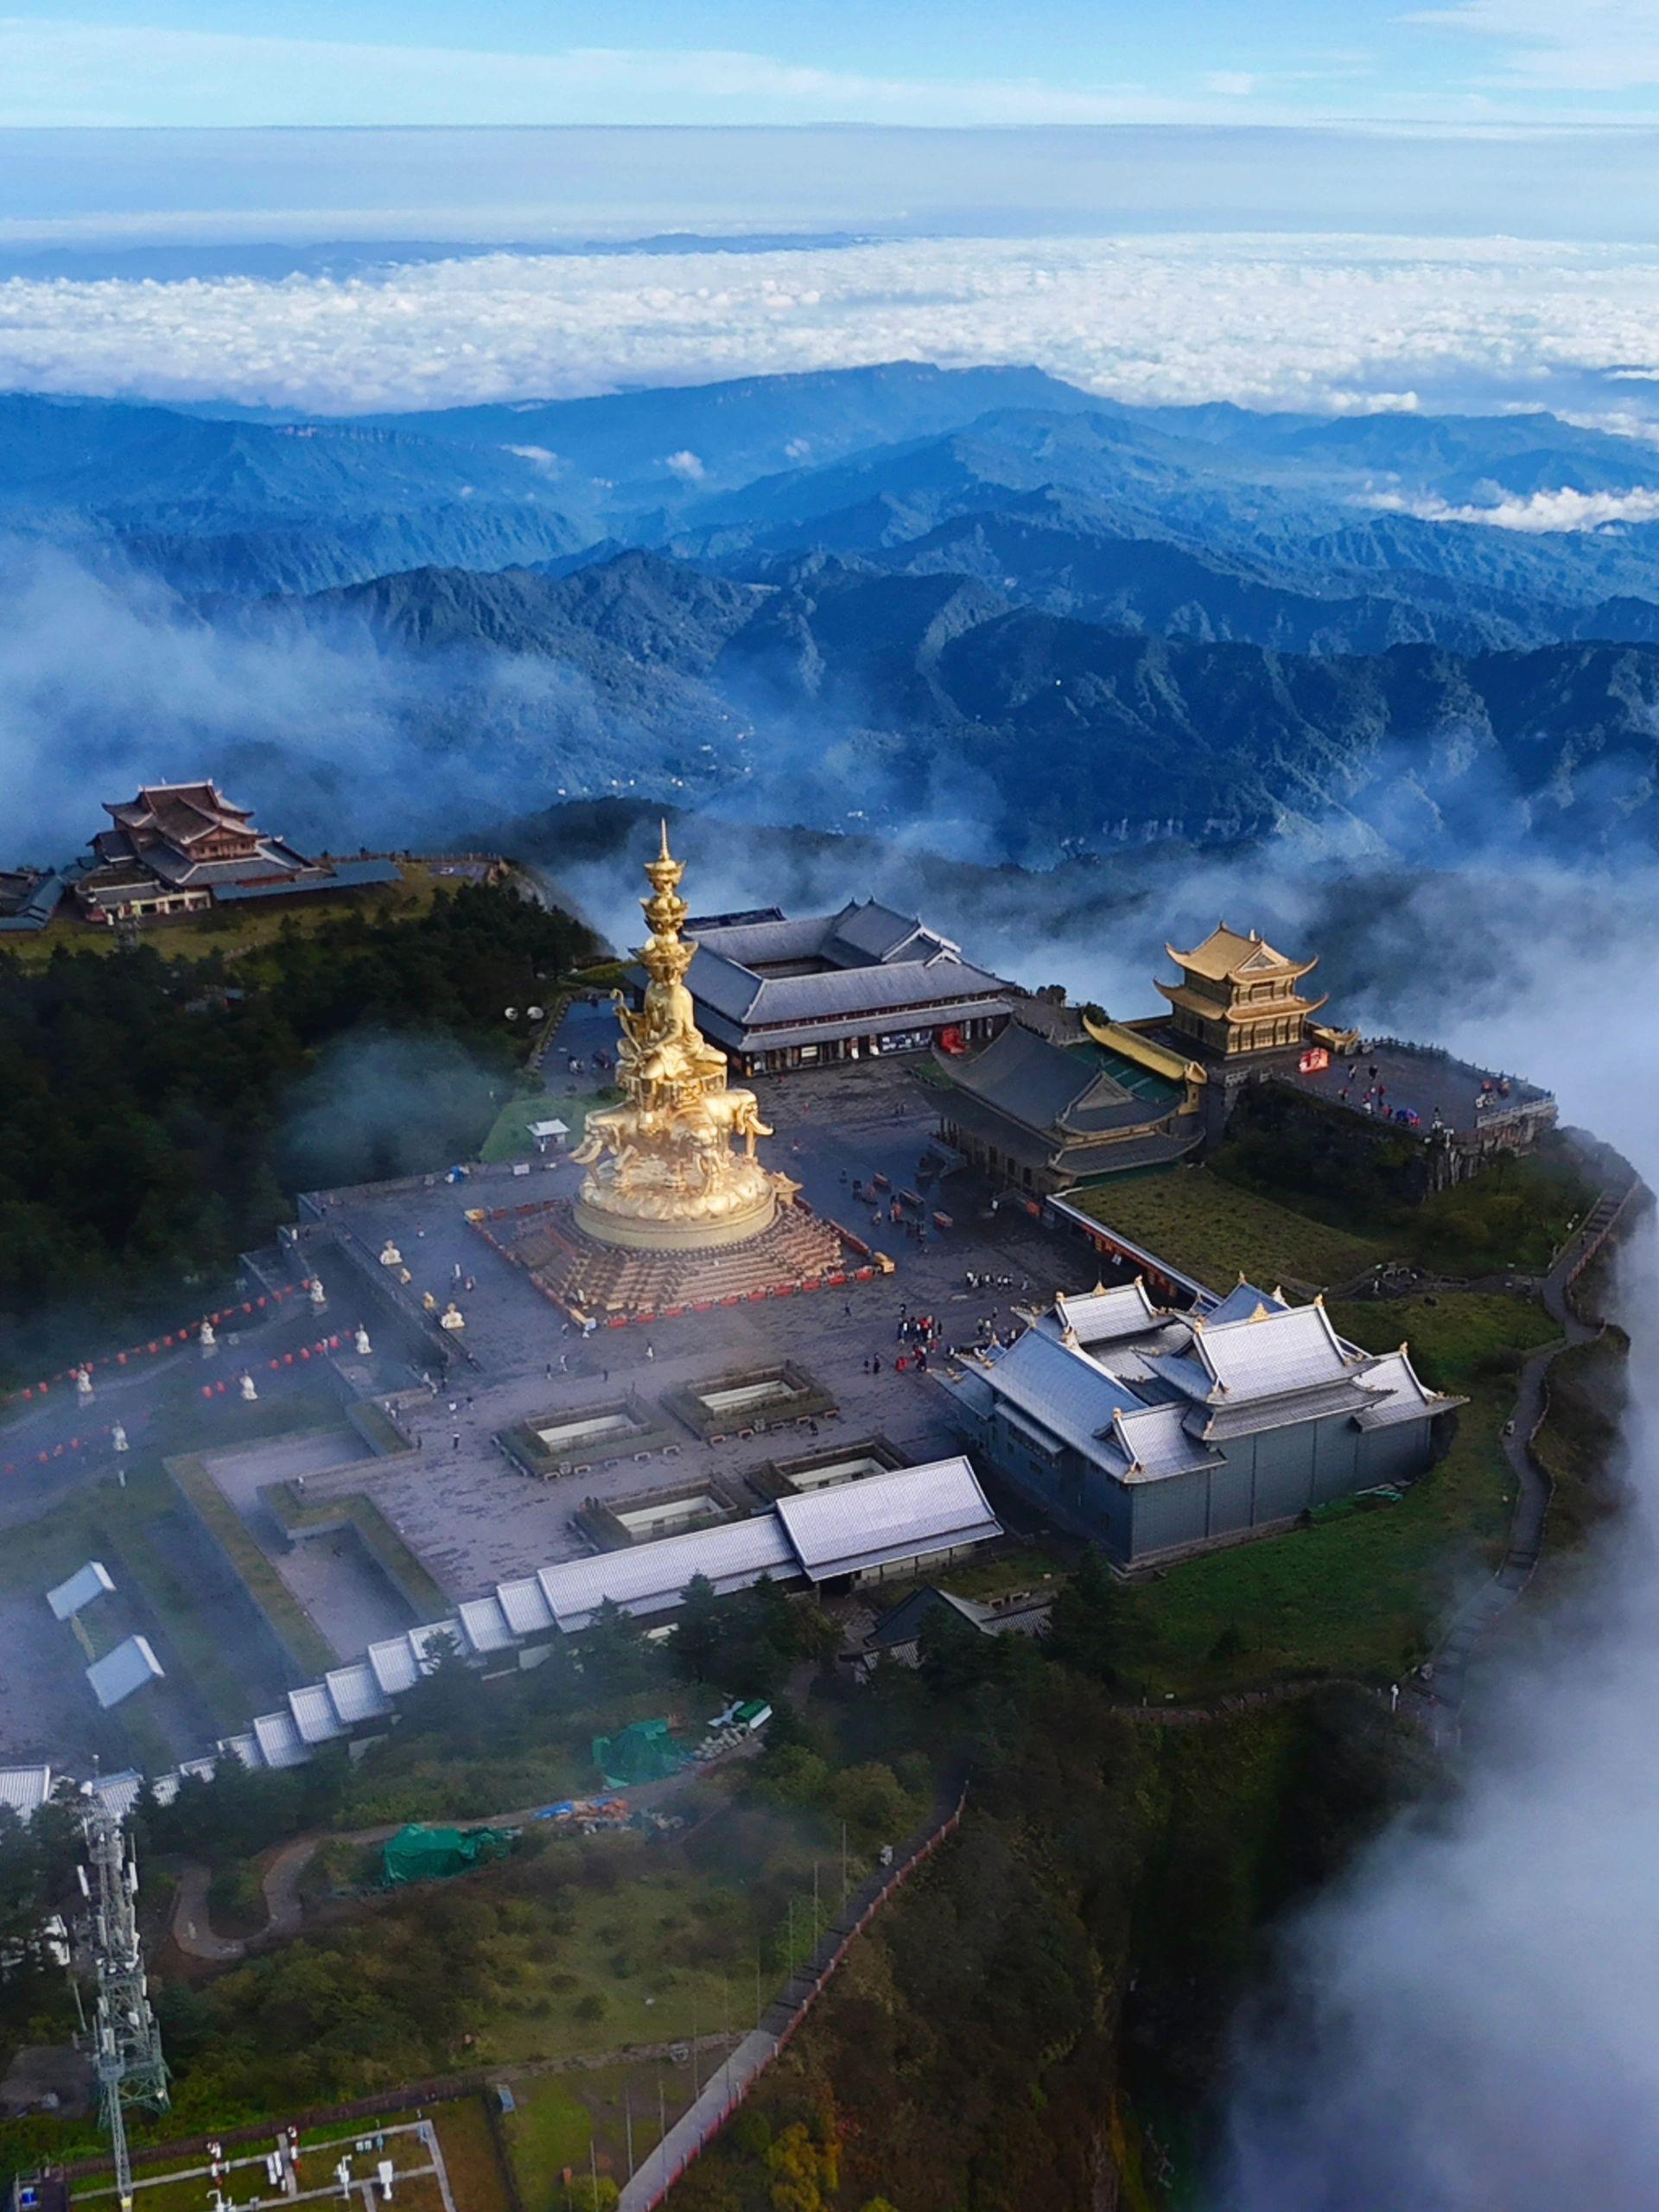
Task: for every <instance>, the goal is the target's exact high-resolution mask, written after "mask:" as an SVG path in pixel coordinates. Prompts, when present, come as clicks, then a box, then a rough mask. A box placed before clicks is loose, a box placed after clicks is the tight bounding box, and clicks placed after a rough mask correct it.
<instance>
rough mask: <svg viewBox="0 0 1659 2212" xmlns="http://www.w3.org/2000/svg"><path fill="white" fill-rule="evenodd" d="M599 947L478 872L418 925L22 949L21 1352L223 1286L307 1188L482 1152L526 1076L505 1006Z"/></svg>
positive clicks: (14, 1068)
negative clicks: (220, 940)
mask: <svg viewBox="0 0 1659 2212" xmlns="http://www.w3.org/2000/svg"><path fill="white" fill-rule="evenodd" d="M593 950H594V940H593V938H592V936H591V934H590V933H589V931H588V930H587V929H586V928H585V927H584V925H582V924H581V923H580V922H577V921H575V920H574V919H573V918H571V917H570V916H569V915H568V914H564V913H562V912H558V911H557V910H556V909H552V908H549V907H545V906H540V905H538V904H537V903H535V902H534V901H532V900H531V899H525V898H523V897H521V896H520V895H519V894H518V893H516V892H515V891H513V890H512V889H504V888H500V887H482V886H471V885H468V886H464V887H461V889H459V890H457V891H456V892H455V893H453V894H452V895H446V896H443V897H441V898H440V899H437V900H436V902H435V904H434V905H433V906H431V907H430V909H429V911H427V912H424V913H423V914H420V915H418V916H416V917H414V918H397V917H390V918H378V917H375V916H372V915H370V914H367V913H364V912H350V913H346V914H342V915H340V917H339V918H335V919H331V920H328V921H326V922H324V923H323V924H322V925H321V926H320V927H318V928H316V929H315V931H310V932H306V931H302V930H301V928H300V927H299V926H298V925H296V924H292V923H290V924H289V925H287V926H285V927H284V929H283V931H282V932H281V933H280V934H279V936H278V937H277V938H276V939H275V940H274V942H273V943H271V944H269V945H267V946H264V947H263V948H260V949H259V950H257V951H253V952H250V953H248V954H245V956H243V957H240V958H239V959H238V960H237V961H236V962H235V963H230V962H228V961H227V960H226V959H225V958H224V957H223V956H221V955H219V954H217V953H214V954H212V955H209V956H208V957H207V958H206V959H203V960H169V959H167V958H165V957H163V956H162V952H161V951H160V950H158V949H157V948H156V945H155V944H139V945H137V947H135V948H134V949H133V950H130V951H121V952H118V953H114V954H106V953H104V952H95V951H92V950H87V951H73V952H72V951H59V952H55V953H54V955H53V957H51V959H50V960H49V961H48V962H47V963H45V964H44V965H41V966H29V965H26V964H24V963H22V962H20V961H18V960H16V959H11V958H7V957H4V956H0V1066H3V1068H4V1070H5V1080H6V1103H5V1114H4V1122H3V1128H4V1135H3V1138H0V1365H4V1364H6V1363H8V1357H7V1355H8V1354H9V1353H10V1355H11V1356H12V1357H16V1355H17V1354H18V1353H20V1352H21V1351H22V1349H23V1347H24V1346H26V1345H28V1346H31V1347H32V1346H33V1345H35V1344H38V1343H40V1342H41V1341H43V1340H44V1339H45V1338H48V1337H49V1332H50V1327H51V1320H50V1316H51V1313H52V1312H53V1309H54V1308H56V1307H60V1306H68V1305H70V1304H72V1303H73V1306H74V1308H75V1310H76V1311H77V1312H78V1313H80V1314H85V1313H88V1312H89V1311H90V1313H92V1315H93V1316H94V1318H96V1319H99V1320H100V1321H103V1322H113V1321H115V1320H116V1319H120V1318H127V1317H131V1316H135V1315H137V1314H140V1313H143V1312H144V1311H145V1310H146V1309H147V1308H148V1307H149V1305H150V1304H151V1302H152V1301H153V1300H156V1299H158V1298H160V1297H162V1296H165V1295H170V1294H175V1293H176V1292H177V1291H179V1290H180V1289H181V1288H183V1287H187V1286H189V1285H193V1284H197V1283H206V1282H211V1281H214V1280H215V1279H216V1278H218V1277H219V1276H220V1275H222V1274H223V1273H224V1272H225V1271H226V1269H227V1268H230V1267H231V1266H232V1264H233V1262H234V1261H235V1258H236V1255H237V1254H238V1252H239V1251H243V1250H245V1249H248V1248H249V1247H251V1246H253V1245H257V1244H258V1243H263V1242H264V1240H265V1239H267V1238H268V1237H269V1236H270V1235H271V1233H272V1232H273V1230H275V1228H276V1226H277V1223H278V1222H280V1221H282V1220H284V1219H286V1218H287V1217H288V1216H289V1214H290V1212H291V1211H292V1197H293V1193H294V1192H296V1190H302V1189H306V1188H309V1187H315V1186H316V1185H321V1184H327V1183H330V1182H343V1181H350V1180H353V1179H369V1178H372V1177H374V1176H377V1175H384V1174H386V1173H395V1172H398V1171H399V1170H400V1169H407V1168H410V1167H413V1166H423V1167H428V1166H440V1165H442V1164H444V1163H446V1162H447V1161H448V1160H452V1159H466V1158H468V1157H470V1156H472V1154H474V1153H475V1151H476V1149H477V1147H478V1144H479V1141H480V1139H481V1138H482V1136H483V1135H484V1134H485V1132H486V1130H487V1128H488V1127H489V1124H490V1121H491V1118H492V1117H493V1112H494V1110H495V1107H496V1105H497V1104H498V1103H499V1099H500V1098H501V1097H502V1096H505V1092H506V1090H508V1088H509V1087H510V1086H511V1084H512V1080H513V1076H514V1071H515V1066H516V1053H515V1048H514V1046H513V1045H512V1041H511V1039H510V1038H509V1036H508V1034H507V1032H506V1028H505V1024H504V1023H503V1020H502V1014H503V1012H504V1010H505V1007H508V1006H512V1005H518V1006H523V1005H525V1004H527V1003H529V1002H531V1001H532V1000H533V999H535V997H536V996H537V994H538V993H541V994H543V995H545V994H547V993H548V992H549V991H550V986H551V981H552V979H553V978H555V977H556V976H558V975H559V974H561V973H562V972H563V970H565V969H568V968H569V966H570V965H571V963H573V962H575V961H577V960H580V959H581V958H582V957H585V956H587V955H588V954H590V953H591V952H592V951H593ZM434 1071H439V1072H441V1073H442V1076H443V1077H444V1078H445V1079H444V1080H443V1081H442V1082H436V1083H435V1082H433V1081H432V1080H431V1079H430V1078H431V1077H432V1075H433V1073H434ZM411 1148H413V1150H414V1151H415V1152H416V1154H423V1156H420V1157H415V1158H411V1157H410V1152H411Z"/></svg>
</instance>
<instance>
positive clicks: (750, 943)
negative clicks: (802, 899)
mask: <svg viewBox="0 0 1659 2212" xmlns="http://www.w3.org/2000/svg"><path fill="white" fill-rule="evenodd" d="M835 922H836V916H835V915H833V914H799V915H796V916H794V917H793V918H785V916H783V915H781V914H780V915H779V917H778V918H777V920H776V921H764V922H728V923H723V924H721V923H716V924H714V925H707V926H705V927H704V928H702V929H701V930H700V929H698V928H697V926H696V923H695V922H692V923H688V924H687V925H686V927H687V931H688V934H689V935H690V936H692V937H693V938H696V943H697V944H698V945H699V946H700V948H701V950H700V952H699V955H698V958H699V961H702V960H704V959H708V958H719V959H721V960H726V961H730V962H733V963H735V964H736V965H737V966H738V967H740V968H753V967H755V966H756V965H757V964H760V963H771V962H773V961H779V960H811V959H813V958H815V957H818V956H820V955H822V953H823V944H824V939H825V938H827V937H828V936H829V932H830V930H831V929H832V928H833V926H834V925H835Z"/></svg>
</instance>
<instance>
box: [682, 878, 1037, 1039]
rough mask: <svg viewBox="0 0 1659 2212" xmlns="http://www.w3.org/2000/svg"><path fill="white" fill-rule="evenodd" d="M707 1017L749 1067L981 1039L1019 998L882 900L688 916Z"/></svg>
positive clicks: (696, 989) (706, 1029) (709, 1029)
mask: <svg viewBox="0 0 1659 2212" xmlns="http://www.w3.org/2000/svg"><path fill="white" fill-rule="evenodd" d="M687 926H688V928H689V929H690V931H691V932H692V934H693V936H694V937H695V938H696V943H697V946H698V959H697V964H696V972H695V974H694V976H693V978H692V982H691V994H692V996H693V998H694V999H695V1000H696V1009H697V1020H698V1023H699V1025H700V1026H701V1027H702V1030H703V1033H705V1035H707V1036H708V1037H709V1039H711V1040H712V1041H713V1042H714V1043H715V1044H717V1045H718V1046H720V1047H721V1050H722V1051H723V1052H725V1053H726V1054H727V1056H728V1059H729V1060H730V1062H731V1065H732V1066H733V1068H734V1070H735V1071H738V1072H739V1073H741V1074H745V1075H760V1074H766V1075H772V1074H779V1073H781V1072H782V1071H784V1070H785V1069H789V1068H799V1067H816V1066H818V1065H822V1064H823V1063H824V1062H826V1061H830V1060H857V1059H864V1058H876V1057H878V1056H880V1055H881V1054H884V1053H891V1052H925V1051H927V1050H928V1048H929V1047H930V1046H933V1045H935V1044H939V1043H943V1044H944V1045H945V1046H947V1048H950V1049H954V1050H956V1051H961V1050H963V1048H964V1047H965V1046H972V1045H976V1044H980V1043H982V1042H983V1041H984V1040H985V1039H988V1038H989V1037H990V1036H992V1035H993V1034H994V1033H995V1031H996V1030H998V1029H1000V1028H1001V1026H1002V1024H1003V1023H1004V1022H1005V1021H1006V1020H1007V1018H1008V1012H1009V1008H1010V1006H1011V1005H1012V1003H1013V1001H1014V999H1015V998H1016V997H1017V996H1018V993H1017V992H1016V991H1015V990H1014V987H1013V986H1012V985H1010V984H1008V983H1006V982H1003V981H1002V980H1001V977H1000V976H993V975H991V974H989V973H988V971H987V970H986V969H982V968H977V967H976V966H975V965H974V964H973V963H972V962H971V961H969V960H968V959H966V958H965V957H963V951H962V948H961V947H960V946H959V945H957V944H952V943H951V942H950V938H945V937H941V936H940V935H939V934H938V931H935V930H931V929H929V928H928V927H927V926H926V925H925V923H923V922H920V921H918V919H917V918H915V916H914V915H906V914H900V913H897V912H894V910H893V908H892V907H891V906H880V905H879V904H878V903H877V902H876V901H875V900H874V899H865V900H863V901H862V902H861V903H859V904H855V905H851V906H843V907H842V909H841V910H840V912H838V913H834V914H813V915H806V916H802V917H800V918H795V919H791V918H789V917H787V916H786V915H785V913H784V912H782V910H781V909H780V908H779V907H776V906H771V907H766V908H764V909H762V910H760V911H759V912H753V913H747V914H715V915H705V916H702V917H700V918H697V919H696V920H694V921H691V922H690V923H689V924H688V925H687Z"/></svg>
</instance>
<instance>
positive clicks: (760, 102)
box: [0, 16, 1213, 128]
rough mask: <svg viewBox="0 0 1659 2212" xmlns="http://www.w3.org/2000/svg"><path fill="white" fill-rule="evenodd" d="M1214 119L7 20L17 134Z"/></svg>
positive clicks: (1008, 95)
mask: <svg viewBox="0 0 1659 2212" xmlns="http://www.w3.org/2000/svg"><path fill="white" fill-rule="evenodd" d="M1212 107H1213V102H1211V101H1207V100H1205V99H1204V98H1202V97H1200V98H1198V99H1179V98H1173V97H1170V96H1167V95H1164V94H1153V93H1149V92H1147V91H1146V90H1145V89H1144V88H1143V87H1141V86H1136V85H1133V84H1128V85H1116V84H1089V83H1085V82H1080V83H1077V84H1072V85H1048V84H1040V83H1037V82H1034V81H1028V82H1022V81H1020V79H1001V78H998V79H987V80H983V81H975V80H966V81H962V80H958V81H952V80H951V79H950V78H949V77H948V76H941V77H938V78H936V79H909V78H896V77H887V76H880V75H875V74H869V73H859V72H856V71H850V70H837V69H819V68H810V67H801V66H798V65H796V64H793V63H791V62H786V61H782V60H777V59H776V58H774V57H773V56H772V55H769V54H751V53H743V52H728V51H723V50H720V49H696V48H693V49H687V50H678V51H677V50H675V49H673V48H666V47H664V48H620V47H619V48H601V47H567V48H557V49H555V50H553V51H543V52H531V53H504V52H500V51H493V50H488V49H483V48H465V47H454V48H447V47H434V46H418V45H404V46H398V45H377V44H371V43H368V42H366V41H353V40H343V39H342V40H329V39H308V38H272V37H268V36H261V35H251V34H245V33H242V32H228V31H200V30H179V29H163V28H161V27H159V26H156V25H153V24H133V25H119V24H104V23H86V22H48V21H46V20H45V19H43V18H41V17H39V16H4V17H0V125H35V126H39V125H41V124H142V125H145V126H155V125H162V126H166V125H184V126H187V127H188V126H191V125H196V124H207V125H212V126H214V127H224V126H226V125H229V124H249V125H255V126H258V125H283V124H294V123H300V122H302V123H304V124H307V125H308V126H309V127H312V128H329V127H340V126H349V125H353V124H367V125H373V126H382V127H384V126H385V125H389V124H426V123H443V124H451V125H454V124H512V125H518V126H527V125H533V124H559V123H565V124H603V123H620V124H640V123H668V124H677V123H684V122H689V121H695V122H708V121H719V120H721V119H729V120H732V121H735V122H741V123H747V124H752V123H767V122H770V123H803V122H841V121H847V120H854V119H857V120H863V121H868V122H899V123H906V124H1052V123H1116V122H1122V121H1125V120H1126V119H1129V118H1135V119H1137V120H1140V121H1160V120H1169V119H1173V118H1176V117H1179V116H1189V117H1190V116H1192V115H1194V114H1195V113H1201V112H1204V111H1207V110H1210V109H1212Z"/></svg>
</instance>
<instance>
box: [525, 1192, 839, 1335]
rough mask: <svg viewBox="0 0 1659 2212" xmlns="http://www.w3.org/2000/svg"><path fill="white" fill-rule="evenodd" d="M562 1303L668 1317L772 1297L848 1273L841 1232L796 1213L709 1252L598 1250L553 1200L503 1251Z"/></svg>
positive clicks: (787, 1213)
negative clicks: (742, 1240) (725, 1302)
mask: <svg viewBox="0 0 1659 2212" xmlns="http://www.w3.org/2000/svg"><path fill="white" fill-rule="evenodd" d="M504 1249H505V1251H506V1254H507V1256H508V1257H509V1258H510V1259H512V1261H514V1262H516V1263H517V1264H518V1266H520V1267H522V1268H524V1269H525V1270H526V1271H527V1272H528V1273H529V1274H531V1275H532V1276H534V1278H535V1279H536V1281H537V1282H538V1283H540V1285H541V1286H542V1287H543V1289H544V1290H545V1291H547V1292H548V1293H549V1294H550V1296H551V1297H553V1298H554V1299H555V1300H556V1301H557V1303H558V1304H559V1305H561V1306H564V1307H566V1308H567V1309H569V1310H574V1311H575V1312H577V1313H593V1314H604V1315H607V1316H611V1315H627V1316H629V1317H633V1316H643V1315H646V1314H663V1313H672V1312H675V1311H683V1310H684V1309H685V1308H687V1307H690V1306H706V1305H715V1304H719V1303H721V1301H722V1300H734V1299H742V1298H758V1297H768V1296H772V1295H774V1294H777V1293H778V1292H779V1291H784V1290H791V1289H795V1288H798V1287H799V1286H800V1285H801V1284H803V1283H807V1282H814V1283H816V1282H823V1281H827V1280H829V1279H831V1278H834V1279H836V1281H844V1280H845V1279H846V1277H847V1275H848V1274H849V1272H851V1270H849V1267H848V1262H849V1257H852V1258H855V1255H849V1253H848V1252H847V1250H846V1249H845V1248H844V1247H843V1245H842V1239H841V1236H840V1233H839V1232H838V1231H837V1230H836V1229H835V1228H834V1227H833V1226H832V1225H831V1224H829V1223H828V1222H825V1221H820V1220H819V1219H817V1217H816V1216H814V1215H812V1214H809V1213H807V1212H806V1211H804V1209H802V1208H799V1207H790V1208H789V1209H787V1210H786V1211H784V1212H781V1213H780V1214H779V1217H778V1218H777V1220H776V1221H774V1222H773V1223H772V1226H771V1227H770V1228H769V1229H766V1230H763V1231H762V1232H761V1234H760V1236H753V1237H750V1238H749V1239H748V1240H747V1242H746V1243H741V1244H733V1245H729V1246H728V1247H726V1248H725V1249H714V1250H710V1251H706V1252H634V1251H626V1250H624V1249H621V1248H620V1247H618V1246H613V1245H608V1244H601V1243H598V1242H597V1241H596V1240H595V1239H594V1238H593V1237H590V1236H588V1235H586V1234H585V1232H584V1231H583V1230H581V1229H579V1228H578V1227H577V1226H576V1224H575V1217H574V1215H573V1213H572V1211H571V1209H570V1207H569V1204H568V1203H566V1202H564V1201H560V1200H556V1201H554V1202H553V1204H552V1205H550V1206H548V1207H547V1208H546V1209H545V1210H543V1211H541V1212H539V1213H537V1215H535V1216H534V1217H532V1218H531V1220H530V1221H529V1222H527V1223H526V1224H525V1226H524V1230H523V1231H522V1233H521V1234H519V1235H518V1236H515V1237H514V1238H513V1239H512V1241H511V1242H510V1243H507V1244H506V1245H505V1248H504ZM855 1266H856V1260H855Z"/></svg>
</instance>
